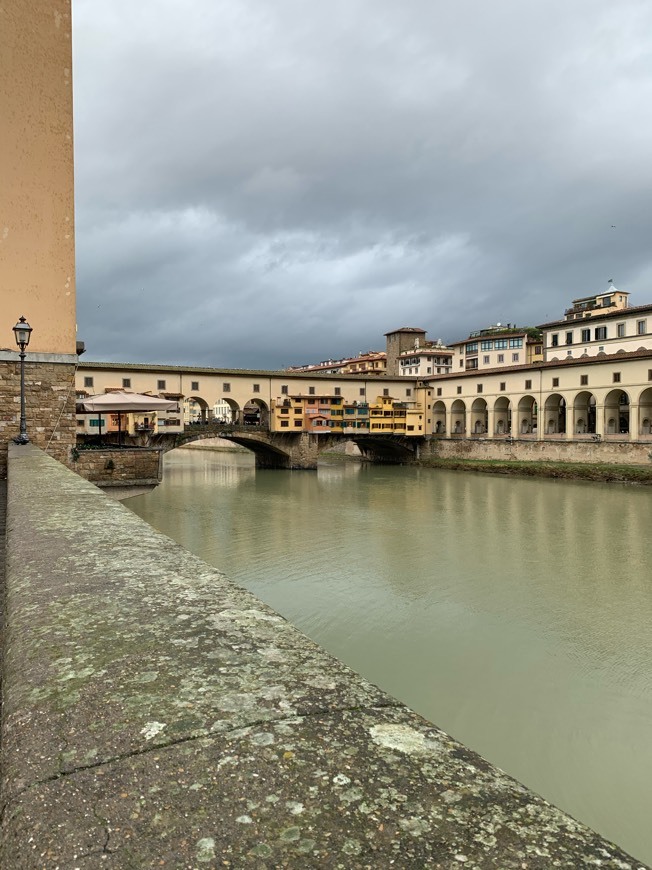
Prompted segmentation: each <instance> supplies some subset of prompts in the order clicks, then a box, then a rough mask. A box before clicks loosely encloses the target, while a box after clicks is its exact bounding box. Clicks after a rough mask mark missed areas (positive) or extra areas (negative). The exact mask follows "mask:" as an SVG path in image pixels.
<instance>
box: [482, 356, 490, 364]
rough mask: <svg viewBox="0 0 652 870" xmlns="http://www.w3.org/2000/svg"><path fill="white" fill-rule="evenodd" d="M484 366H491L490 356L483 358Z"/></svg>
mask: <svg viewBox="0 0 652 870" xmlns="http://www.w3.org/2000/svg"><path fill="white" fill-rule="evenodd" d="M482 365H483V366H488V365H489V357H488V356H483V357H482Z"/></svg>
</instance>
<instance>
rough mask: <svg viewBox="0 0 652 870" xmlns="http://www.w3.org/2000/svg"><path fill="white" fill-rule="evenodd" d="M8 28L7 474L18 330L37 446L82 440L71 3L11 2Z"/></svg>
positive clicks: (2, 86)
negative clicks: (17, 327)
mask: <svg viewBox="0 0 652 870" xmlns="http://www.w3.org/2000/svg"><path fill="white" fill-rule="evenodd" d="M1 24H2V26H1V27H0V67H1V68H2V76H0V118H1V119H2V122H1V123H0V165H1V166H2V184H1V185H0V213H1V214H2V221H3V231H2V237H1V241H0V274H1V275H2V281H1V282H0V476H3V477H4V475H5V473H6V444H7V441H8V440H9V439H10V438H13V437H15V436H16V435H17V434H18V431H19V419H20V400H19V393H20V371H19V359H18V354H17V352H16V350H17V349H16V344H15V341H14V335H13V332H12V327H13V326H14V324H15V323H16V322H17V321H18V319H19V317H21V316H24V317H25V318H26V319H27V321H28V322H29V323H30V325H31V326H32V328H33V332H32V336H31V341H30V344H29V347H28V350H27V354H28V355H27V360H26V364H25V382H26V412H27V413H26V416H27V429H28V435H29V437H30V439H31V440H32V441H33V442H34V443H36V444H39V445H40V446H43V447H47V449H48V450H49V452H50V453H51V454H52V455H54V456H56V457H57V458H58V459H62V460H64V461H65V460H66V459H67V458H68V456H69V453H70V450H71V448H72V447H73V446H74V443H75V385H74V370H75V363H76V361H77V355H76V349H77V348H76V313H75V248H74V189H73V140H72V136H73V123H72V121H73V119H72V51H71V39H72V27H71V15H70V0H5V2H3V4H2V15H1Z"/></svg>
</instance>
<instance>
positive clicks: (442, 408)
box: [432, 402, 446, 435]
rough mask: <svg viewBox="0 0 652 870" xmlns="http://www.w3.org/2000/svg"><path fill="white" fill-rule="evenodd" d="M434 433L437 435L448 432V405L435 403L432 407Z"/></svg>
mask: <svg viewBox="0 0 652 870" xmlns="http://www.w3.org/2000/svg"><path fill="white" fill-rule="evenodd" d="M432 431H433V432H434V433H435V435H444V434H445V432H446V405H445V404H444V403H443V402H435V403H434V405H433V406H432Z"/></svg>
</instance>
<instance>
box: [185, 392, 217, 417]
mask: <svg viewBox="0 0 652 870" xmlns="http://www.w3.org/2000/svg"><path fill="white" fill-rule="evenodd" d="M183 411H184V413H183V416H184V419H185V420H186V421H187V422H188V423H207V422H208V421H209V420H210V418H211V410H210V407H209V404H208V402H207V401H206V400H205V399H202V397H201V396H186V397H185V399H184V400H183Z"/></svg>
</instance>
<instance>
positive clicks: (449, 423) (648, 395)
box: [432, 387, 652, 440]
mask: <svg viewBox="0 0 652 870" xmlns="http://www.w3.org/2000/svg"><path fill="white" fill-rule="evenodd" d="M632 392H633V391H631V390H630V391H627V390H622V389H617V388H616V389H612V390H609V391H606V390H602V391H601V392H595V393H594V392H591V391H590V390H579V391H578V392H576V393H572V394H569V393H561V392H558V393H557V392H556V393H550V394H548V395H547V396H546V397H545V399H544V400H543V402H542V403H541V407H540V406H539V402H538V401H537V399H536V398H535V397H534V396H533V395H529V394H528V395H524V396H522V397H521V398H519V399H518V400H512V399H509V398H508V397H507V396H499V397H498V398H496V399H494V398H490V399H485V398H484V397H482V396H477V397H476V398H474V399H471V398H468V397H467V398H465V399H462V398H457V399H451V400H448V401H447V400H443V399H437V400H436V401H435V403H434V404H433V407H432V415H433V416H432V425H433V429H432V431H433V433H434V434H435V435H442V436H446V437H453V438H455V437H458V438H473V437H484V438H501V437H505V438H507V437H511V438H530V439H537V438H538V439H543V438H565V439H569V440H582V439H596V438H597V437H600V438H606V439H609V438H612V439H614V440H619V439H623V438H624V439H631V440H638V439H646V438H649V439H650V440H652V387H647V388H645V389H643V390H642V391H640V392H639V393H638V395H635V396H632Z"/></svg>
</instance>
